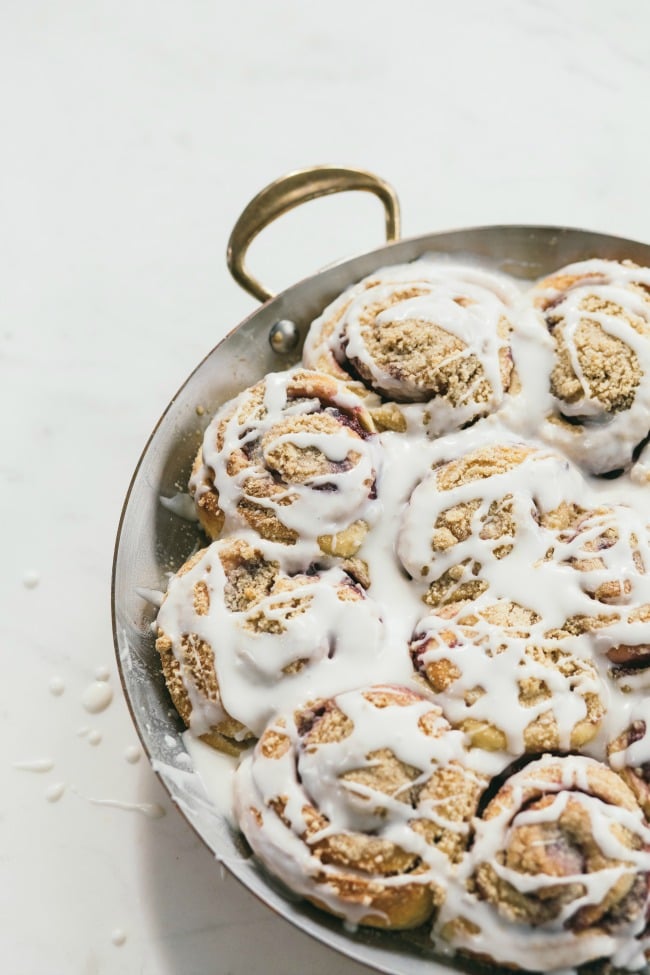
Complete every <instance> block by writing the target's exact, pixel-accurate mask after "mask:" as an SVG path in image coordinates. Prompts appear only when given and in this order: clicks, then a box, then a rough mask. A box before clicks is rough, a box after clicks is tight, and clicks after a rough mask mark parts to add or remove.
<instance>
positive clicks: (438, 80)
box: [0, 0, 650, 975]
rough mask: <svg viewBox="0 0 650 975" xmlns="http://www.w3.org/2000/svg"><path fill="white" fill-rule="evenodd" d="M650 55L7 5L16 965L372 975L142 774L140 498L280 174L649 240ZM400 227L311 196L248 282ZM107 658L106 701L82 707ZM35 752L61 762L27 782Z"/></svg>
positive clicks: (155, 10) (552, 32) (631, 27)
mask: <svg viewBox="0 0 650 975" xmlns="http://www.w3.org/2000/svg"><path fill="white" fill-rule="evenodd" d="M649 36H650V5H648V4H647V3H646V2H645V0H627V2H625V3H624V4H619V3H614V2H605V0H574V2H562V0H546V2H545V0H511V2H508V0H491V2H489V3H487V2H481V0H453V2H452V0H449V2H447V3H444V4H443V3H440V2H433V0H422V2H414V0H395V2H394V3H391V4H389V3H387V2H384V0H381V2H380V0H374V2H369V0H361V2H354V0H345V2H343V0H329V2H328V3H327V4H318V5H317V4H308V3H302V2H298V0H295V2H289V0H274V2H263V0H238V2H236V3H232V4H226V3H223V2H212V3H210V2H207V0H184V2H182V0H178V2H171V0H134V2H133V3H130V2H129V3H125V2H122V3H119V2H117V0H116V2H113V3H110V2H105V3H102V2H100V0H67V2H58V3H57V2H53V0H43V2H40V3H39V2H36V0H5V2H4V3H3V4H2V13H1V17H0V405H1V408H2V413H1V417H2V420H1V426H0V429H1V431H2V450H1V451H0V500H1V501H2V504H1V509H0V510H1V511H2V524H3V530H2V556H3V557H2V563H1V565H0V578H1V585H0V594H1V599H2V607H3V608H2V613H1V615H0V652H1V654H2V657H1V659H2V662H3V668H2V680H1V682H0V721H1V722H2V725H1V727H2V739H1V740H2V750H1V758H2V761H1V763H0V953H1V955H2V970H3V971H6V972H7V973H11V975H14V973H16V975H23V973H24V975H68V973H70V975H95V973H111V972H117V971H119V972H120V973H124V975H136V973H137V975H177V973H178V975H181V973H182V975H251V973H256V972H265V973H271V975H275V973H278V975H279V973H282V975H304V973H305V972H307V971H310V972H313V973H315V975H321V973H322V975H324V973H326V972H330V971H332V970H336V971H338V972H341V973H344V975H352V973H361V972H362V971H365V969H362V968H361V967H360V966H358V965H355V964H354V963H352V962H349V961H347V960H344V959H342V958H340V957H338V956H335V955H334V954H333V953H332V952H331V951H330V950H328V949H326V948H324V947H323V946H321V945H319V944H316V943H314V942H312V941H310V940H309V939H308V938H307V937H306V936H303V935H302V934H300V933H299V932H297V931H294V930H293V929H292V928H290V927H289V926H288V925H287V924H285V923H284V922H282V921H281V920H279V919H277V918H276V917H274V916H272V915H271V913H270V912H269V911H267V910H266V909H265V908H263V907H262V906H261V905H258V904H257V902H255V901H254V900H253V898H252V897H251V896H250V895H249V894H248V893H247V892H246V891H244V890H243V889H241V888H240V886H239V885H238V884H237V882H236V881H234V880H232V879H230V880H224V879H222V878H221V876H220V871H219V868H218V866H217V864H216V863H215V862H213V861H212V859H211V857H210V855H209V854H208V853H207V851H206V850H205V849H204V848H203V847H202V845H201V844H200V843H199V841H198V840H197V839H196V838H195V837H194V835H193V833H192V832H191V830H190V829H189V827H188V826H187V825H186V823H185V822H184V820H183V819H182V818H181V816H180V815H179V814H178V812H177V811H176V810H175V808H174V807H172V806H171V804H170V803H169V802H168V800H167V798H166V796H165V795H164V794H163V790H162V789H161V787H160V786H159V784H158V782H157V780H156V778H155V776H154V774H153V773H152V772H151V770H150V769H149V767H148V764H147V761H146V759H145V758H144V756H142V757H141V760H140V761H139V762H137V763H136V764H129V763H128V762H127V761H126V760H125V749H126V748H127V747H128V746H132V745H134V744H135V743H136V735H135V732H134V730H133V728H132V726H131V723H130V719H129V717H128V714H127V710H126V706H125V704H124V702H123V700H122V698H121V692H120V689H119V683H118V680H117V673H116V670H115V666H114V664H113V649H112V637H111V629H110V615H109V577H110V568H111V559H112V548H113V540H114V535H115V530H116V527H117V522H118V517H119V512H120V507H121V504H122V499H123V496H124V494H125V491H126V488H127V485H128V481H129V478H130V475H131V472H132V470H133V468H134V466H135V464H136V461H137V459H138V456H139V453H140V450H141V448H142V446H143V444H144V442H145V440H146V438H147V437H148V435H149V432H150V430H151V428H152V427H153V425H154V423H155V422H156V420H157V418H158V416H159V414H160V412H161V411H162V409H163V407H164V406H165V405H166V403H167V401H168V400H169V398H170V396H171V395H172V393H173V392H174V391H175V389H176V388H177V387H178V386H179V385H180V384H181V382H182V381H183V379H184V378H185V376H186V375H187V374H188V372H189V371H190V370H191V369H192V368H193V367H194V365H195V364H196V363H197V362H198V360H199V359H200V358H202V357H203V355H204V354H205V353H206V352H207V351H208V350H209V349H210V348H211V347H212V346H213V345H214V344H216V342H217V341H218V340H219V339H220V338H221V337H222V336H223V335H224V334H225V332H226V331H227V330H229V329H230V328H232V327H233V326H234V325H235V324H237V322H238V321H239V320H240V319H241V318H242V317H243V316H244V315H246V314H248V313H249V312H250V311H251V310H253V308H254V307H255V305H254V302H253V300H252V299H251V298H249V297H248V296H246V295H245V294H244V293H243V292H241V291H239V290H238V288H237V287H236V285H235V284H234V283H233V282H232V280H231V279H230V278H229V276H228V273H227V271H226V268H225V260H224V253H225V245H226V241H227V238H228V234H229V232H230V229H231V227H232V225H233V223H234V221H235V219H236V218H237V216H238V214H239V212H240V211H241V209H242V208H243V207H244V205H245V204H246V202H247V201H248V199H249V198H250V197H251V196H252V195H254V193H256V192H257V191H258V190H259V189H260V188H261V187H262V186H263V185H265V184H266V183H268V182H269V181H271V180H272V179H274V178H276V177H277V176H279V175H280V174H282V173H284V172H285V171H288V170H291V169H294V168H297V167H301V166H305V165H309V164H313V163H319V162H335V163H341V164H348V165H353V166H361V167H366V168H369V169H372V170H374V171H376V172H377V173H379V174H380V175H382V176H383V177H384V178H386V179H388V180H389V181H390V182H392V183H393V184H394V186H395V187H396V188H397V190H398V192H399V194H400V198H401V202H402V207H403V216H404V232H405V234H406V235H409V236H410V235H415V234H419V233H425V232H431V231H434V230H441V229H445V228H450V227H457V226H462V225H475V224H483V223H501V222H515V223H535V222H539V223H558V224H568V225H574V226H584V227H588V228H591V229H596V230H603V231H607V232H610V233H613V234H620V235H623V236H628V237H633V238H638V239H640V240H645V241H650V193H649V192H648V189H649V183H650V175H649V173H650V166H649V155H650V153H649V142H648V131H649V126H648V94H649V83H650V55H649V53H648V37H649ZM381 235H382V215H381V210H380V208H379V207H378V205H377V203H376V201H374V200H372V199H371V198H365V197H364V198H356V197H349V198H347V197H346V198H337V199H329V200H325V201H318V202H316V203H313V204H310V205H309V206H308V207H305V208H304V211H301V212H299V213H295V214H292V215H291V216H289V217H287V218H286V219H285V220H284V222H283V223H282V224H281V225H277V227H275V228H273V229H271V230H269V231H267V232H266V234H265V235H264V238H263V239H261V240H260V241H259V242H258V244H257V245H255V247H254V249H253V251H252V254H251V260H252V261H253V263H254V265H255V269H256V270H257V271H259V273H260V275H261V276H262V277H263V278H264V280H265V281H267V282H268V283H269V285H270V286H271V287H272V288H276V289H279V288H282V287H284V286H286V285H288V284H289V283H291V282H292V281H293V280H296V279H297V278H298V277H300V276H303V275H304V274H305V273H307V272H310V271H312V270H315V269H316V268H318V267H319V266H323V265H325V264H327V263H329V262H331V261H333V260H335V259H336V258H340V257H343V256H347V255H350V254H353V253H355V252H357V251H361V250H365V249H368V248H370V247H372V246H374V245H375V244H378V243H379V242H380V240H381ZM30 573H31V574H32V575H30ZM30 581H31V582H32V583H34V582H38V584H37V585H35V586H34V587H33V588H29V587H28V585H26V584H25V583H29V582H30ZM102 667H105V668H107V669H108V670H109V672H110V676H109V684H110V685H111V686H112V687H113V689H114V692H115V693H114V699H113V703H112V704H111V705H110V707H109V708H108V709H107V710H106V711H104V712H103V713H101V714H97V715H89V714H88V713H87V712H86V711H85V710H84V708H83V706H82V700H81V697H82V692H83V690H84V689H85V688H86V687H87V686H88V685H89V684H90V683H91V682H92V681H93V680H94V678H95V674H96V672H97V671H98V668H102ZM53 677H58V678H59V679H60V681H61V682H62V685H63V687H64V693H63V694H62V695H61V696H59V697H55V696H54V695H53V694H52V693H51V691H50V681H51V679H52V678H53ZM84 728H85V729H87V730H86V732H85V734H82V732H84ZM92 732H97V733H98V734H99V735H101V742H99V743H97V744H95V745H93V744H91V739H92ZM97 737H98V735H95V738H97ZM35 759H41V760H45V759H47V760H49V761H50V762H52V763H53V768H52V769H51V770H50V771H48V772H42V773H36V772H27V771H24V770H20V769H17V768H16V767H15V765H16V763H21V762H25V761H32V760H35ZM56 784H61V786H64V787H65V789H64V792H63V795H62V797H61V799H60V800H59V801H58V802H56V803H51V802H48V801H47V799H46V797H45V794H46V791H47V790H48V789H49V788H50V787H52V786H53V785H56ZM90 799H111V800H117V801H119V802H122V803H124V804H128V803H131V804H143V803H155V804H159V805H160V806H161V807H162V808H163V809H164V810H165V812H166V815H165V816H164V817H162V818H159V819H155V820H152V819H149V818H147V817H145V816H144V815H142V814H141V813H139V812H137V811H128V810H126V809H124V808H120V807H119V806H101V805H96V804H93V803H92V802H90V801H89V800H90ZM116 929H120V930H121V931H122V932H123V935H124V936H125V937H126V940H125V942H124V944H123V945H121V946H118V945H115V944H114V943H113V941H112V937H113V934H114V932H115V931H116ZM118 940H119V939H118Z"/></svg>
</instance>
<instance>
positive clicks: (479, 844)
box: [437, 755, 650, 972]
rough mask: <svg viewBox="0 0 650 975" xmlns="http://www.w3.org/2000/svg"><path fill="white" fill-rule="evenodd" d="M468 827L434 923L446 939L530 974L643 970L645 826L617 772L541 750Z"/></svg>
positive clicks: (649, 863)
mask: <svg viewBox="0 0 650 975" xmlns="http://www.w3.org/2000/svg"><path fill="white" fill-rule="evenodd" d="M475 826H476V835H475V841H474V845H473V847H472V850H471V856H470V857H468V858H467V862H466V864H464V865H463V867H464V869H463V870H461V871H460V872H459V874H460V875H459V877H458V878H457V884H456V887H455V889H454V890H453V891H452V890H451V889H450V890H449V891H448V896H447V900H446V902H445V904H444V906H443V909H442V911H441V915H440V918H439V921H438V925H437V934H438V935H439V936H440V937H441V938H442V939H443V940H446V941H447V942H448V943H450V944H451V945H452V946H453V947H454V948H456V949H457V950H460V951H462V952H466V953H469V954H471V955H473V956H475V957H478V958H480V959H481V960H483V961H489V962H492V963H493V964H499V963H500V964H505V965H507V966H512V967H521V968H526V969H527V970H532V971H536V972H537V971H539V972H548V971H554V970H556V969H559V968H567V967H574V966H577V965H581V964H583V963H586V962H589V961H592V960H595V959H601V958H607V959H611V961H612V964H613V965H614V967H615V966H616V965H617V964H620V965H621V967H628V966H629V967H630V968H635V967H641V966H642V965H643V962H644V959H643V949H642V944H641V942H640V941H638V940H637V939H638V938H640V937H641V936H642V934H643V931H644V928H645V926H646V912H647V907H648V885H649V879H650V875H649V871H650V852H649V843H650V829H649V828H648V825H647V823H646V822H645V820H644V818H643V815H642V812H641V810H640V808H639V806H638V804H637V802H636V799H635V797H634V795H633V793H632V792H631V791H630V789H629V788H628V787H627V786H626V785H625V783H624V782H623V781H622V780H621V779H620V778H619V777H618V776H617V775H616V773H614V772H612V771H611V769H609V768H607V767H606V766H605V765H602V764H600V763H599V762H596V761H594V760H593V759H589V758H584V757H580V756H567V757H564V758H556V757H553V756H550V755H546V756H545V757H544V758H542V759H540V760H539V761H536V762H533V763H532V764H530V765H528V766H526V767H525V768H524V769H523V770H522V771H520V772H518V773H515V774H514V775H512V776H511V777H510V778H508V779H507V780H506V782H505V783H504V785H503V786H502V787H501V788H500V789H499V791H498V792H497V794H496V795H495V796H494V798H493V799H492V800H491V801H490V802H489V803H488V805H487V806H486V808H485V809H484V811H483V813H482V815H481V817H480V819H479V820H478V821H477V822H476V823H475Z"/></svg>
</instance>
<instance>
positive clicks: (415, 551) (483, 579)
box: [397, 442, 579, 609]
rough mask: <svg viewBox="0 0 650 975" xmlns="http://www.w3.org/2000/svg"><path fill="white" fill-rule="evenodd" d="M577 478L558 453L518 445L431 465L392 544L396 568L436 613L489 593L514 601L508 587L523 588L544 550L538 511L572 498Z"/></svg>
mask: <svg viewBox="0 0 650 975" xmlns="http://www.w3.org/2000/svg"><path fill="white" fill-rule="evenodd" d="M576 477H578V480H579V475H577V472H575V471H572V470H571V468H570V466H569V463H568V462H567V461H566V460H565V459H564V458H562V457H560V456H559V455H557V454H554V453H551V452H550V451H548V450H540V449H539V448H537V447H535V446H533V445H531V444H527V443H517V442H513V443H506V442H503V443H489V444H486V445H482V446H479V447H478V448H476V449H474V450H470V451H468V452H467V453H464V454H462V455H461V456H459V457H457V458H456V459H454V460H451V461H447V462H446V463H443V464H441V465H440V466H438V467H435V468H434V470H433V471H432V472H431V474H429V475H428V476H427V477H425V478H424V480H423V481H421V482H420V484H419V485H417V487H416V488H415V490H414V491H413V493H412V494H411V497H410V500H409V503H408V505H407V506H406V509H405V512H404V516H403V519H402V523H401V526H400V530H399V535H398V540H397V554H398V557H399V559H400V561H401V563H402V565H403V566H404V568H405V569H406V571H407V572H408V573H409V575H411V577H412V578H413V579H414V580H416V581H417V582H419V583H422V584H424V585H426V586H427V589H426V591H425V592H424V594H423V596H422V598H423V601H424V602H425V603H426V604H427V605H428V606H431V607H432V608H434V609H439V608H440V607H443V606H445V605H447V604H450V603H456V602H465V601H467V600H472V599H477V598H478V597H479V596H480V595H481V594H482V593H484V592H486V591H487V590H488V588H494V589H495V592H494V593H493V595H494V596H497V595H498V596H512V597H513V598H517V597H516V595H515V592H514V589H515V588H517V587H518V588H519V589H520V590H523V589H525V580H527V579H530V574H531V572H532V571H533V566H534V565H535V563H537V562H538V561H539V560H540V559H542V558H543V557H544V554H545V552H546V548H547V546H548V537H547V536H548V533H547V532H546V531H545V530H544V529H543V528H541V527H540V520H541V512H542V511H551V510H555V509H556V508H558V507H559V506H561V505H562V504H564V503H566V502H565V498H567V497H568V498H571V497H575V496H576V491H577V490H579V486H578V485H577V484H576ZM515 551H516V553H517V554H516V556H515V557H514V561H515V563H516V566H514V567H513V565H512V559H511V558H510V556H511V555H512V553H513V552H515ZM518 601H520V602H521V603H523V604H525V603H526V598H522V599H521V600H518Z"/></svg>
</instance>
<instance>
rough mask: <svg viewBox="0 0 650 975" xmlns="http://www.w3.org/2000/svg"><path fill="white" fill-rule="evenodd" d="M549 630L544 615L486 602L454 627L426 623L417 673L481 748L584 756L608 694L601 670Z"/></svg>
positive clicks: (463, 613)
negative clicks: (580, 753)
mask: <svg viewBox="0 0 650 975" xmlns="http://www.w3.org/2000/svg"><path fill="white" fill-rule="evenodd" d="M543 630H544V624H543V622H542V620H541V619H540V616H539V614H538V613H535V612H534V611H532V610H529V609H526V608H524V607H523V606H519V605H517V604H516V603H512V602H508V601H505V600H501V601H498V602H496V603H492V602H489V601H486V599H485V597H483V598H481V599H480V600H478V601H477V602H475V603H472V604H471V606H470V607H469V608H463V609H461V610H460V611H458V612H457V614H456V615H455V617H454V618H453V619H442V618H441V617H440V616H434V615H432V616H428V617H426V618H425V619H423V620H421V621H420V622H419V623H418V625H417V627H416V629H415V634H414V636H413V640H412V641H411V656H412V658H413V662H414V665H415V668H416V670H417V671H418V672H419V673H420V674H421V675H422V676H423V677H424V679H425V680H426V682H427V684H428V686H429V687H430V688H431V690H432V691H433V692H434V694H435V695H436V696H435V698H434V700H435V701H436V703H437V704H438V705H439V706H440V707H441V708H442V710H443V713H444V715H445V717H446V718H447V720H448V721H449V722H450V723H451V724H452V726H453V727H455V728H460V729H461V730H462V731H464V732H466V733H467V735H468V736H469V739H470V741H471V743H472V746H473V747H474V748H482V749H485V750H487V751H497V750H498V751H507V752H509V753H510V754H511V755H516V756H519V755H522V754H523V753H524V752H536V753H538V754H539V753H540V752H544V751H547V750H550V749H563V750H569V749H576V748H581V747H582V746H584V745H585V744H586V743H587V742H588V741H591V739H592V738H594V737H595V735H596V733H597V732H598V730H599V728H600V725H601V723H602V719H603V717H604V714H605V704H604V700H605V689H604V687H603V685H602V681H601V679H600V677H599V675H598V672H597V670H596V668H595V666H594V665H593V663H591V661H590V660H588V659H585V658H582V657H579V656H577V655H576V654H575V653H573V652H571V650H570V649H569V648H568V647H567V646H566V643H567V641H564V642H562V641H559V640H548V639H545V637H544V632H543Z"/></svg>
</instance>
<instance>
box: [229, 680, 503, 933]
mask: <svg viewBox="0 0 650 975" xmlns="http://www.w3.org/2000/svg"><path fill="white" fill-rule="evenodd" d="M464 741H465V739H464V736H463V735H462V734H461V732H459V731H453V730H452V729H451V728H450V727H449V725H448V723H447V722H446V721H445V719H444V718H443V717H442V714H441V712H440V709H439V708H437V707H436V706H435V705H434V704H432V703H431V702H430V701H428V700H426V699H425V698H424V697H422V696H421V695H419V694H417V693H416V692H415V691H413V690H411V689H408V688H404V687H397V686H372V687H369V688H365V689H359V690H355V691H349V692H347V693H343V694H338V695H336V696H335V697H334V698H331V699H329V700H325V701H317V702H314V703H312V704H310V705H307V706H305V707H303V708H301V709H299V710H297V711H296V712H295V713H293V714H287V715H283V716H280V717H278V718H276V719H275V720H274V721H273V722H272V723H271V724H270V725H269V727H268V728H267V730H266V731H265V732H264V734H263V735H262V737H261V739H260V741H259V742H258V744H257V746H256V748H255V751H254V753H253V755H252V756H249V757H247V758H246V759H245V760H244V761H243V762H242V764H241V765H240V766H239V769H238V770H237V774H236V780H235V798H236V808H237V811H238V817H239V822H240V825H241V827H242V829H243V831H244V835H245V836H246V838H247V840H248V842H249V843H250V845H251V846H252V848H253V850H254V851H255V853H256V854H257V856H258V857H259V859H260V860H261V861H262V863H263V864H265V866H266V867H268V869H269V870H271V871H272V873H274V874H275V875H276V876H278V877H280V878H281V879H282V880H283V881H284V882H285V883H286V884H287V885H288V886H289V887H290V888H291V889H292V890H293V891H295V892H296V893H299V894H301V895H303V896H304V897H306V898H308V899H309V900H310V901H312V902H313V903H315V904H317V905H318V906H319V907H322V908H323V909H324V910H326V911H329V912H330V913H332V914H335V915H338V916H340V917H344V918H346V919H348V920H349V921H351V922H352V923H355V924H364V925H368V926H371V927H384V928H393V929H399V928H410V927H416V926H417V925H420V924H422V923H423V922H425V921H427V920H428V919H429V918H430V917H431V915H432V914H433V913H434V912H435V911H436V910H437V909H438V908H439V906H440V905H441V903H442V902H443V901H444V897H445V886H446V880H447V877H448V875H449V873H450V871H451V869H452V867H453V865H454V864H455V863H458V862H459V861H460V860H461V859H462V857H463V854H464V850H465V848H466V846H467V843H468V841H469V824H470V820H471V818H472V816H473V815H474V812H475V810H476V807H477V803H478V799H479V796H480V794H481V791H482V789H483V787H484V785H485V780H484V778H483V777H482V776H481V775H479V774H478V773H475V772H473V771H472V770H471V769H470V768H469V767H468V766H467V765H466V762H465V757H466V756H465V744H464Z"/></svg>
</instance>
